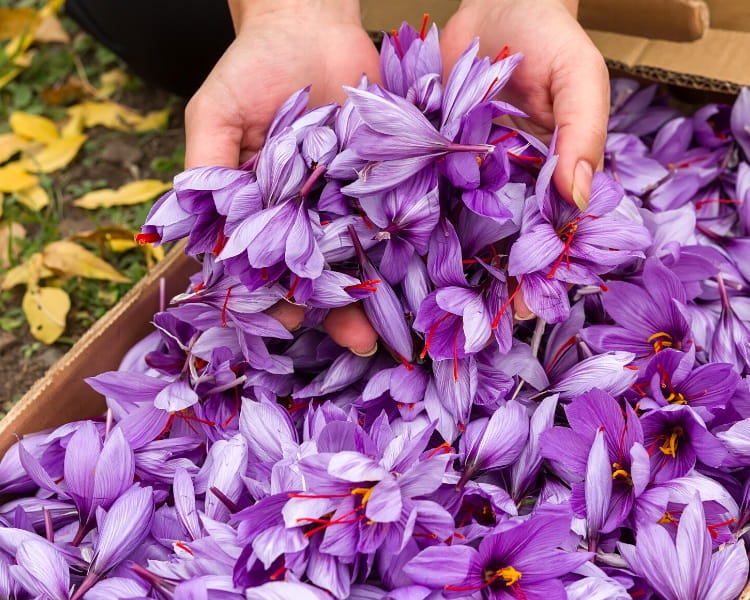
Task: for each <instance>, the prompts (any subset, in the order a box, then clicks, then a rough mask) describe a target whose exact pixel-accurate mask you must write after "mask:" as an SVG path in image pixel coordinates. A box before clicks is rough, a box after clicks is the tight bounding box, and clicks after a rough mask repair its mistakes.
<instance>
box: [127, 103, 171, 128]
mask: <svg viewBox="0 0 750 600" xmlns="http://www.w3.org/2000/svg"><path fill="white" fill-rule="evenodd" d="M168 121H169V109H168V108H165V109H164V110H155V111H153V112H150V113H146V115H145V116H144V117H143V118H142V119H141V120H140V122H139V123H137V124H136V125H135V130H136V131H139V132H141V131H151V130H152V129H164V128H165V127H166V126H167V122H168Z"/></svg>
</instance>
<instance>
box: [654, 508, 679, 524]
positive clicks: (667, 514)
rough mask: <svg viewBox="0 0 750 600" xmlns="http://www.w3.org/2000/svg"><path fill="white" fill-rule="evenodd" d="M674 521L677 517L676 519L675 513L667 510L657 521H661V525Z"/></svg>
mask: <svg viewBox="0 0 750 600" xmlns="http://www.w3.org/2000/svg"><path fill="white" fill-rule="evenodd" d="M674 521H675V519H674V515H673V514H672V513H671V512H669V511H666V512H665V513H664V514H663V515H662V516H661V519H659V520H658V521H657V523H660V524H661V525H666V524H667V523H674Z"/></svg>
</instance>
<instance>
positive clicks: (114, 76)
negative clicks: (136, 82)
mask: <svg viewBox="0 0 750 600" xmlns="http://www.w3.org/2000/svg"><path fill="white" fill-rule="evenodd" d="M128 79H129V77H128V74H127V73H126V72H125V71H123V70H122V69H117V68H115V69H111V70H110V71H107V72H106V73H104V74H103V75H102V76H101V78H100V81H101V83H100V85H99V89H98V90H97V91H98V95H99V96H100V97H101V98H109V97H110V96H111V95H112V94H114V93H115V92H116V91H117V90H118V89H120V88H121V87H122V86H124V85H125V84H126V83H127V82H128Z"/></svg>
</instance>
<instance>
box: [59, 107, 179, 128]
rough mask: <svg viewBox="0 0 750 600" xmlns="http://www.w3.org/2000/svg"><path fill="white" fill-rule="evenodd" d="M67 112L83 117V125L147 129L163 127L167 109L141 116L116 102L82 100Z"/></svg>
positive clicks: (167, 112) (167, 114)
mask: <svg viewBox="0 0 750 600" xmlns="http://www.w3.org/2000/svg"><path fill="white" fill-rule="evenodd" d="M68 114H69V115H70V116H71V117H73V118H75V117H77V116H79V117H81V118H82V119H83V122H84V125H85V127H87V128H88V127H96V126H97V125H100V126H102V127H108V128H109V129H116V130H118V131H147V130H149V129H158V128H161V127H164V126H165V125H166V123H167V119H168V118H169V109H164V110H158V111H154V112H150V113H148V114H147V115H146V116H142V115H140V114H139V113H137V112H136V111H134V110H131V109H129V108H127V107H126V106H123V105H122V104H118V103H117V102H82V103H81V104H76V105H74V106H71V107H70V108H69V109H68Z"/></svg>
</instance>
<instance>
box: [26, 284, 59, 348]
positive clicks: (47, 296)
mask: <svg viewBox="0 0 750 600" xmlns="http://www.w3.org/2000/svg"><path fill="white" fill-rule="evenodd" d="M21 307H22V308H23V312H24V313H25V314H26V319H27V320H28V322H29V328H30V330H31V335H33V336H34V337H35V338H36V339H38V340H39V341H40V342H43V343H45V344H51V343H52V342H54V341H55V340H56V339H57V338H59V337H60V336H61V335H62V334H63V332H64V331H65V317H66V316H67V315H68V311H69V310H70V297H69V296H68V294H66V293H65V291H63V290H61V289H60V288H53V287H37V288H35V289H31V288H29V289H28V290H26V293H25V294H24V296H23V303H22V304H21Z"/></svg>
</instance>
